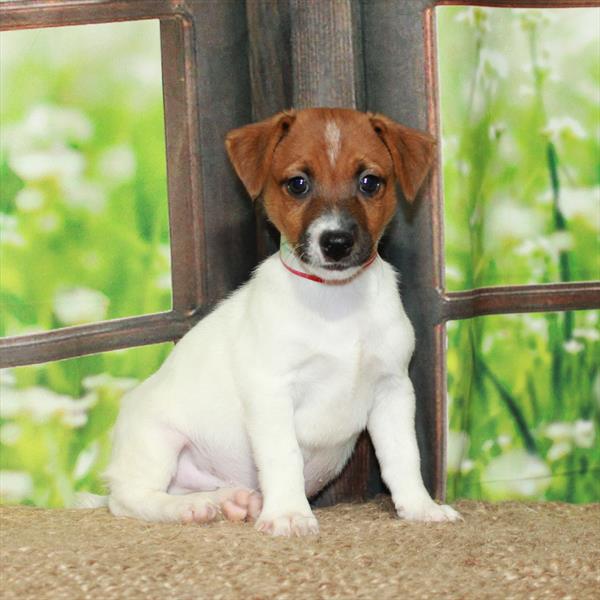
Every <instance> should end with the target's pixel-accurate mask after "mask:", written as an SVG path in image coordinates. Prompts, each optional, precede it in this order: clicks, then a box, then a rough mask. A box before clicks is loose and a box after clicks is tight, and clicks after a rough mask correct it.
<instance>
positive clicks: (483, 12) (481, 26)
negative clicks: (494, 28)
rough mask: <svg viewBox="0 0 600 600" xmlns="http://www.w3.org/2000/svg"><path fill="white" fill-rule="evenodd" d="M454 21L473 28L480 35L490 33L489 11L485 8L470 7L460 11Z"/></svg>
mask: <svg viewBox="0 0 600 600" xmlns="http://www.w3.org/2000/svg"><path fill="white" fill-rule="evenodd" d="M454 20H455V21H456V22H457V23H465V24H466V25H469V26H471V27H474V28H475V29H477V30H478V31H479V32H481V33H483V32H487V31H490V20H489V9H487V8H482V7H479V6H470V7H468V8H465V9H464V10H461V11H460V12H459V13H458V14H457V15H456V16H455V17H454Z"/></svg>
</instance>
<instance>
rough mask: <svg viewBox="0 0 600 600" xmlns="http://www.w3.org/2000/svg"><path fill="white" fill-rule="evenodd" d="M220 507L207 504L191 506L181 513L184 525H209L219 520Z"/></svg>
mask: <svg viewBox="0 0 600 600" xmlns="http://www.w3.org/2000/svg"><path fill="white" fill-rule="evenodd" d="M218 513H219V509H218V507H216V506H215V505H214V504H211V503H209V502H206V503H204V504H190V505H189V506H186V507H184V508H183V510H182V511H181V521H182V522H183V523H209V522H210V521H214V520H215V519H216V518H217V514H218Z"/></svg>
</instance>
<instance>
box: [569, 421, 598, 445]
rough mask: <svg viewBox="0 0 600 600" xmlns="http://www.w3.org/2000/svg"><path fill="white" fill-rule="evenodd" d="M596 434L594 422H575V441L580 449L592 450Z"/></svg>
mask: <svg viewBox="0 0 600 600" xmlns="http://www.w3.org/2000/svg"><path fill="white" fill-rule="evenodd" d="M595 437H596V432H595V430H594V422H593V421H587V420H583V419H578V420H577V421H575V426H574V428H573V440H574V441H575V445H576V446H579V448H591V447H592V446H593V445H594V438H595Z"/></svg>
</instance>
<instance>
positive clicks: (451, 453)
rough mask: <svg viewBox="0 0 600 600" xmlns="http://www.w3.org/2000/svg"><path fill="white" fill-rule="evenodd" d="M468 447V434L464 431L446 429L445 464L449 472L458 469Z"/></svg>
mask: <svg viewBox="0 0 600 600" xmlns="http://www.w3.org/2000/svg"><path fill="white" fill-rule="evenodd" d="M468 447H469V436H468V435H467V434H466V433H465V432H464V431H453V430H452V429H450V430H449V431H448V450H447V457H446V466H447V468H448V471H449V472H450V473H453V472H455V471H458V470H459V469H460V465H461V463H462V461H463V459H464V457H465V455H466V453H467V448H468Z"/></svg>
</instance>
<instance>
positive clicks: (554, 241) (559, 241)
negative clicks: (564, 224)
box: [547, 231, 575, 256]
mask: <svg viewBox="0 0 600 600" xmlns="http://www.w3.org/2000/svg"><path fill="white" fill-rule="evenodd" d="M547 240H548V243H549V244H550V245H551V246H552V252H553V253H554V255H555V256H557V255H558V254H559V253H560V252H565V251H567V250H572V249H573V246H574V245H575V240H574V239H573V234H571V233H569V232H568V231H555V232H554V233H551V234H550V235H548V236H547Z"/></svg>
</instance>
